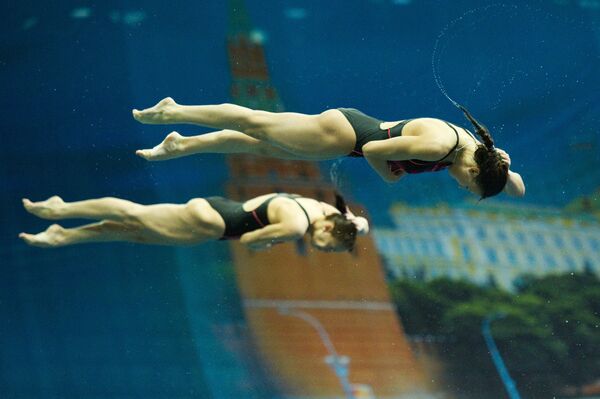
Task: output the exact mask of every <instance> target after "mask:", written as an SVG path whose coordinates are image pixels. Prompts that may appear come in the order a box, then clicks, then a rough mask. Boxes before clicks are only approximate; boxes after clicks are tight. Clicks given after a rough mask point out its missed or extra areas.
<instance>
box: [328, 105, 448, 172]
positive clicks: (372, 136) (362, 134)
mask: <svg viewBox="0 0 600 399" xmlns="http://www.w3.org/2000/svg"><path fill="white" fill-rule="evenodd" d="M338 110H339V111H340V112H341V113H342V114H344V116H345V117H346V119H348V122H350V124H351V125H352V128H354V133H355V134H356V145H355V146H354V150H352V152H351V153H350V154H348V156H349V157H362V156H363V153H362V147H363V145H365V144H367V143H368V142H370V141H373V140H386V139H391V138H392V137H398V136H402V129H403V128H404V126H405V125H406V124H407V123H408V122H410V121H412V119H407V120H404V121H402V122H400V123H398V124H397V125H396V126H394V127H392V128H389V129H386V130H384V129H381V128H380V127H379V126H380V125H381V123H383V121H380V120H379V119H376V118H373V117H371V116H368V115H365V114H364V113H363V112H361V111H359V110H357V109H355V108H338ZM446 124H447V125H448V126H450V128H452V130H454V133H455V134H456V144H455V145H454V147H452V149H451V150H450V151H449V152H448V154H446V155H444V156H443V157H442V158H440V159H439V160H438V161H422V160H420V159H409V160H401V161H394V160H388V161H387V162H388V165H389V167H390V171H391V172H393V173H398V172H401V171H403V172H406V173H423V172H437V171H438V170H442V169H445V168H447V167H448V166H450V165H452V162H442V160H443V159H444V158H446V157H447V156H448V155H450V154H451V153H452V151H454V150H455V149H456V147H457V146H458V132H457V131H456V129H455V128H454V126H452V125H451V124H449V123H448V122H446Z"/></svg>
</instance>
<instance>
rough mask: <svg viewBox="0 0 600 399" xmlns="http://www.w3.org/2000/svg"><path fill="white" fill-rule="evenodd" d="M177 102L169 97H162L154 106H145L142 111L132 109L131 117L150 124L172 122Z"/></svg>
mask: <svg viewBox="0 0 600 399" xmlns="http://www.w3.org/2000/svg"><path fill="white" fill-rule="evenodd" d="M176 106H177V103H176V102H175V100H173V99H172V98H171V97H166V98H163V99H162V100H160V101H159V102H158V104H156V105H155V106H154V107H151V108H146V109H144V110H142V111H139V110H137V109H134V110H133V111H132V113H133V117H134V118H135V119H136V120H137V121H138V122H141V123H146V124H150V125H160V124H165V123H173V111H174V109H175V107H176Z"/></svg>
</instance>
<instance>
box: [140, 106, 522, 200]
mask: <svg viewBox="0 0 600 399" xmlns="http://www.w3.org/2000/svg"><path fill="white" fill-rule="evenodd" d="M461 110H462V111H463V112H464V113H465V115H466V117H467V118H468V119H469V121H470V122H471V123H472V124H473V126H474V127H475V131H476V133H477V134H478V135H479V137H480V138H481V140H482V141H483V143H481V142H479V141H478V140H477V139H476V138H475V137H474V136H473V135H472V134H471V133H470V132H469V131H468V130H466V129H464V128H461V127H458V126H456V125H453V124H451V123H448V122H446V121H443V120H440V119H435V118H416V119H407V120H403V121H399V122H383V121H380V120H378V119H375V118H372V117H370V116H367V115H365V114H363V113H362V112H360V111H358V110H356V109H352V108H338V109H330V110H327V111H325V112H322V113H321V114H318V115H305V114H299V113H293V112H280V113H273V112H267V111H259V110H253V109H249V108H245V107H241V106H238V105H234V104H220V105H194V106H187V105H179V104H177V103H176V102H175V101H174V100H173V99H172V98H170V97H167V98H165V99H163V100H161V101H160V102H159V103H158V104H156V105H155V106H153V107H151V108H148V109H145V110H142V111H139V110H136V109H134V110H133V116H134V118H135V119H137V120H138V121H139V122H141V123H148V124H170V123H190V124H196V125H202V126H206V127H210V128H215V129H223V130H219V131H216V132H212V133H207V134H202V135H198V136H191V137H183V136H181V135H180V134H179V133H177V132H172V133H170V134H169V135H168V136H167V137H166V138H165V139H164V140H163V142H162V143H160V144H159V145H157V146H156V147H154V148H152V149H145V150H138V151H137V152H136V153H137V154H138V155H139V156H141V157H143V158H145V159H147V160H164V159H173V158H177V157H182V156H186V155H191V154H197V153H210V152H213V153H251V154H257V155H262V156H269V157H274V158H283V159H295V160H326V159H333V158H338V157H343V156H350V157H364V158H366V160H367V162H368V163H369V165H371V167H372V168H373V169H374V170H375V171H376V172H377V173H378V174H379V175H380V176H381V177H382V178H383V180H385V181H386V182H395V181H398V180H399V179H400V178H402V177H403V176H405V175H406V174H411V173H421V172H435V171H439V170H442V169H448V172H449V174H450V176H451V177H453V178H454V179H455V180H456V181H457V182H458V184H459V185H460V186H461V187H463V188H466V189H468V190H469V191H471V192H473V193H474V194H476V195H479V196H480V197H481V198H486V197H491V196H493V195H496V194H498V193H500V192H501V191H505V192H506V193H508V194H509V195H515V196H522V195H524V194H525V185H524V183H523V179H522V178H521V176H520V175H519V174H518V173H515V172H513V171H511V170H509V167H510V157H509V156H508V154H507V153H506V152H504V151H503V150H500V149H498V148H495V147H494V142H493V140H492V137H491V135H490V133H489V131H488V130H487V129H486V128H485V127H484V126H483V125H481V124H480V123H478V122H477V121H476V120H475V119H474V118H473V117H472V116H471V115H470V114H469V112H468V111H467V110H466V109H465V108H464V107H461Z"/></svg>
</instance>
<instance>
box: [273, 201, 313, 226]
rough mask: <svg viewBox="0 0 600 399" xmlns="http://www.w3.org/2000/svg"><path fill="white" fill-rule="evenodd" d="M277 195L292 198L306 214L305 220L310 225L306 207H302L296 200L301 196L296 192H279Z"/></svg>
mask: <svg viewBox="0 0 600 399" xmlns="http://www.w3.org/2000/svg"><path fill="white" fill-rule="evenodd" d="M279 195H281V196H285V197H287V198H289V199H291V200H294V201H295V202H296V204H298V206H299V207H300V209H302V212H304V216H306V221H307V222H308V226H309V227H310V217H309V216H308V212H306V209H304V207H303V206H302V204H300V202H298V198H303V197H302V196H301V195H298V194H279Z"/></svg>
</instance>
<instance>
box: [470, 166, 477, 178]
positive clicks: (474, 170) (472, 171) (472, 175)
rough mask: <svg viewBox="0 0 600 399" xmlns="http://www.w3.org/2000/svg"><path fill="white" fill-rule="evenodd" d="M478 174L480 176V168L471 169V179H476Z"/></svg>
mask: <svg viewBox="0 0 600 399" xmlns="http://www.w3.org/2000/svg"><path fill="white" fill-rule="evenodd" d="M478 174H479V168H477V167H474V166H473V167H470V168H469V175H470V176H471V177H475V176H477V175H478Z"/></svg>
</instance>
